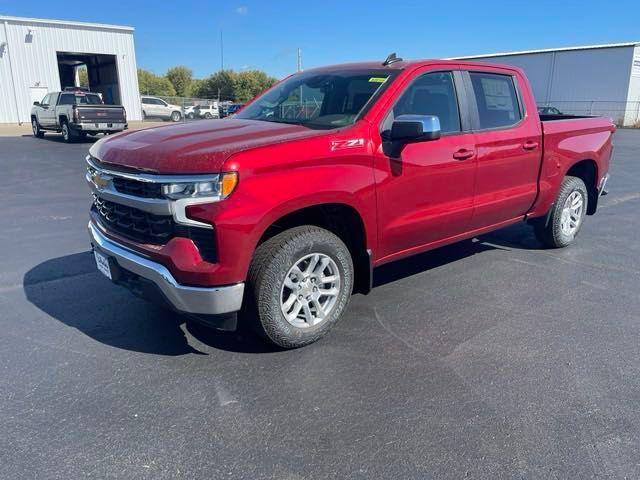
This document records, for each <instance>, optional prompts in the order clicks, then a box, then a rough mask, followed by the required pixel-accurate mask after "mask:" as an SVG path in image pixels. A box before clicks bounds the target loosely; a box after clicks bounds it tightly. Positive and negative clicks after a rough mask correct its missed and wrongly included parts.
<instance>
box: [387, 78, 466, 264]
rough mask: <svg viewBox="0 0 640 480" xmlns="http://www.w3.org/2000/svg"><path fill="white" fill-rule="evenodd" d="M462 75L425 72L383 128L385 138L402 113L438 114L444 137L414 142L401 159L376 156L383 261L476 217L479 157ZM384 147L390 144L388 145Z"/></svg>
mask: <svg viewBox="0 0 640 480" xmlns="http://www.w3.org/2000/svg"><path fill="white" fill-rule="evenodd" d="M462 90H464V83H463V80H462V75H461V73H460V72H453V71H450V70H444V71H440V70H438V71H429V68H425V69H423V70H422V72H420V73H419V74H418V75H417V76H414V77H413V80H412V81H411V82H410V83H409V85H408V86H406V87H405V88H404V90H403V91H402V93H401V94H400V95H399V97H398V99H397V100H396V101H395V103H394V104H393V106H392V107H391V108H390V110H389V111H388V113H387V114H386V117H385V118H384V120H383V121H382V124H381V127H380V130H381V132H380V135H381V138H385V136H386V135H387V133H386V132H388V131H389V130H390V128H391V124H392V123H393V119H394V118H395V117H397V116H399V115H407V114H416V115H436V116H438V118H439V119H440V125H441V132H442V136H441V137H440V138H439V139H437V140H433V141H426V142H420V143H411V144H408V145H406V146H405V147H404V149H403V150H402V152H401V153H400V155H399V157H398V158H392V157H391V156H389V155H388V154H387V153H386V152H385V151H384V148H379V149H378V150H377V154H376V165H377V166H376V169H375V170H376V189H377V194H378V195H377V198H378V215H379V218H378V227H379V237H380V240H381V241H380V250H381V257H395V256H402V255H403V254H409V253H412V252H413V251H418V250H420V249H423V248H427V247H428V246H429V245H430V244H433V243H437V242H439V241H442V240H445V239H447V238H451V237H455V236H456V235H459V234H461V233H463V232H465V231H466V230H467V229H468V226H469V222H470V221H471V217H472V213H473V192H474V181H475V168H476V158H475V153H474V135H473V133H472V132H471V131H470V125H469V124H468V119H467V117H468V115H467V114H466V112H467V108H466V102H465V97H464V95H462V93H463V92H462ZM383 146H384V143H383Z"/></svg>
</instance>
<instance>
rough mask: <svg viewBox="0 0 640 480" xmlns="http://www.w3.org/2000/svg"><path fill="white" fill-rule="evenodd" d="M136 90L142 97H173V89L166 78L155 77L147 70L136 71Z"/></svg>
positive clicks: (174, 92)
mask: <svg viewBox="0 0 640 480" xmlns="http://www.w3.org/2000/svg"><path fill="white" fill-rule="evenodd" d="M138 89H139V90H140V93H141V94H142V95H164V96H168V97H171V96H174V95H175V94H176V90H175V88H173V85H172V84H171V82H170V81H169V80H168V79H167V78H166V77H162V76H159V75H156V74H155V73H153V72H149V71H148V70H142V69H141V68H139V69H138Z"/></svg>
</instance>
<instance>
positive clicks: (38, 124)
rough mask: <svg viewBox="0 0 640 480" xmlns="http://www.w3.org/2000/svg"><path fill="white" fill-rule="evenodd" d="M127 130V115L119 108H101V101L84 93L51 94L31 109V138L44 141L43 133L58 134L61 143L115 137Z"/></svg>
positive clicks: (81, 91)
mask: <svg viewBox="0 0 640 480" xmlns="http://www.w3.org/2000/svg"><path fill="white" fill-rule="evenodd" d="M126 128H127V114H126V111H125V109H124V107H123V106H122V105H104V104H103V102H102V98H101V97H100V96H99V95H97V94H95V93H90V92H86V91H84V90H77V89H74V90H67V89H65V91H63V92H51V93H48V94H47V95H45V97H44V98H43V99H42V100H41V101H40V102H34V104H33V107H32V108H31V129H32V131H33V135H34V136H35V137H38V138H42V137H44V134H45V132H46V131H53V132H60V133H62V137H63V138H64V140H65V142H72V141H74V140H76V139H78V138H83V137H85V136H86V135H87V134H89V135H97V134H99V133H116V132H121V131H122V130H125V129H126Z"/></svg>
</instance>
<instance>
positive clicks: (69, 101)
mask: <svg viewBox="0 0 640 480" xmlns="http://www.w3.org/2000/svg"><path fill="white" fill-rule="evenodd" d="M74 103H76V98H75V95H73V94H71V93H63V94H62V95H60V105H73V104H74Z"/></svg>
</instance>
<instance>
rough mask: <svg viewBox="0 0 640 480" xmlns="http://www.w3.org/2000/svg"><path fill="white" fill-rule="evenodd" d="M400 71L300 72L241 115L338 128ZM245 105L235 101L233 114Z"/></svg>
mask: <svg viewBox="0 0 640 480" xmlns="http://www.w3.org/2000/svg"><path fill="white" fill-rule="evenodd" d="M395 74H396V72H393V71H390V70H329V71H323V70H320V71H316V72H314V71H309V72H304V73H297V74H295V75H292V76H291V77H289V78H287V79H286V80H284V81H282V82H281V83H280V84H278V85H276V86H275V87H274V88H272V89H271V90H268V91H267V92H265V93H264V94H263V95H261V96H260V97H258V98H257V99H256V100H255V101H254V102H253V103H251V104H250V105H248V106H247V107H246V108H244V109H243V110H241V111H240V113H239V114H238V118H245V119H251V120H261V121H265V122H279V123H293V124H298V125H305V126H308V127H311V128H337V127H343V126H346V125H351V124H352V123H354V122H355V121H356V119H357V118H358V115H359V114H360V112H362V111H363V109H364V107H365V106H366V104H367V103H368V102H369V100H370V99H371V98H372V97H373V96H374V95H375V94H376V92H378V91H380V90H381V89H383V88H385V86H386V85H388V84H389V82H390V81H391V77H392V76H394V75H395ZM241 107H242V105H237V104H233V105H230V106H229V107H228V109H227V111H228V112H229V113H233V112H236V111H238V110H239V109H240V108H241Z"/></svg>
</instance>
